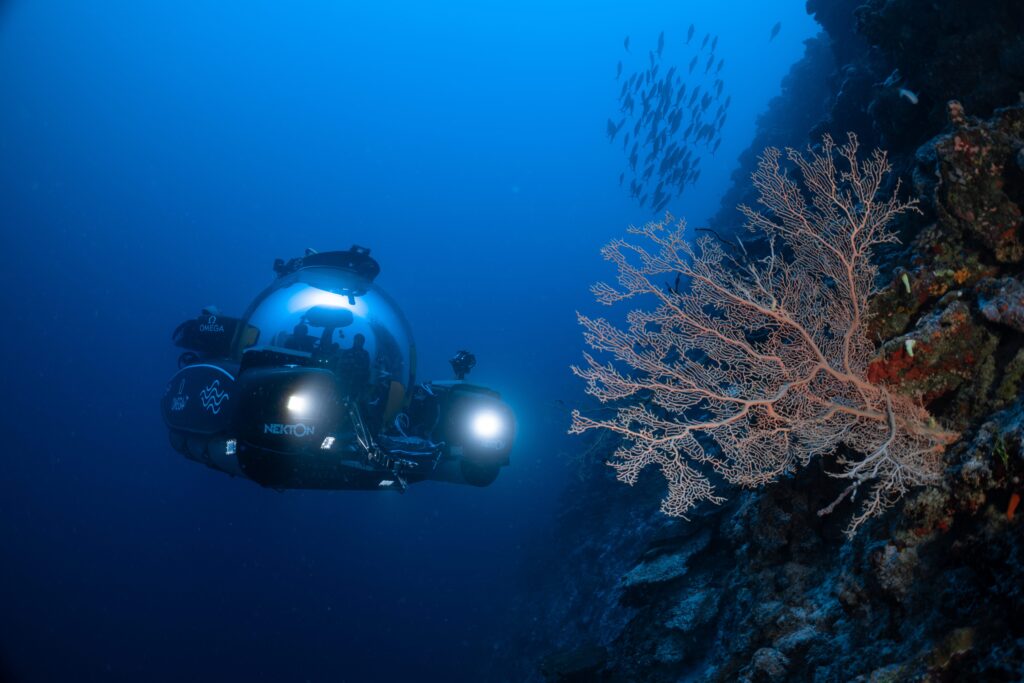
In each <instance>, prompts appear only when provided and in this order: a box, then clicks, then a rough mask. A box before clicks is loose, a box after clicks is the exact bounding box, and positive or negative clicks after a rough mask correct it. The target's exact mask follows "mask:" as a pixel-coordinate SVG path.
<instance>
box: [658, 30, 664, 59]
mask: <svg viewBox="0 0 1024 683" xmlns="http://www.w3.org/2000/svg"><path fill="white" fill-rule="evenodd" d="M664 49H665V32H664V31H662V32H661V33H659V34H658V56H659V57H660V56H661V51H662V50H664Z"/></svg>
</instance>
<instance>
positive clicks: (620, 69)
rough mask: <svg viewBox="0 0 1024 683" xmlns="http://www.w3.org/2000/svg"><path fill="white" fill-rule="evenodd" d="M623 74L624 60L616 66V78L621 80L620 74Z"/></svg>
mask: <svg viewBox="0 0 1024 683" xmlns="http://www.w3.org/2000/svg"><path fill="white" fill-rule="evenodd" d="M621 75H622V62H619V65H618V66H617V67H615V80H619V76H621Z"/></svg>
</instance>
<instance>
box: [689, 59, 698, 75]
mask: <svg viewBox="0 0 1024 683" xmlns="http://www.w3.org/2000/svg"><path fill="white" fill-rule="evenodd" d="M696 66H697V57H696V56H695V57H694V58H693V59H691V60H690V73H693V69H694V67H696Z"/></svg>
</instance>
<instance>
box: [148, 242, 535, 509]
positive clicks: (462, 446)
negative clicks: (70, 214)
mask: <svg viewBox="0 0 1024 683" xmlns="http://www.w3.org/2000/svg"><path fill="white" fill-rule="evenodd" d="M274 271H275V273H276V275H277V277H276V280H275V281H274V283H273V284H271V286H270V287H268V288H267V289H266V290H264V291H263V292H262V293H261V294H260V295H259V296H258V297H256V300H255V301H254V302H253V303H252V305H251V306H250V307H249V310H248V312H247V313H246V314H245V315H244V316H243V317H242V318H232V317H228V316H224V315H221V314H220V313H219V312H218V311H216V310H215V309H212V308H210V309H204V310H203V311H202V314H201V315H199V316H198V317H197V318H194V319H190V320H186V321H185V322H183V323H181V324H180V325H179V326H178V328H177V329H176V330H175V331H174V334H173V337H172V338H173V341H174V343H175V344H176V345H177V346H179V347H181V348H183V349H185V351H184V352H183V353H182V354H181V356H180V357H179V359H178V372H177V373H175V375H174V376H173V377H172V378H171V380H170V382H168V384H167V389H166V391H165V393H164V397H163V400H162V402H161V410H162V412H163V418H164V421H165V422H166V424H167V428H168V430H169V432H170V441H171V445H172V446H173V447H174V448H175V449H176V450H178V451H179V452H181V453H183V454H184V455H185V456H186V457H187V458H189V459H191V460H195V461H197V462H201V463H203V464H205V465H208V466H209V467H212V468H213V469H216V470H220V471H222V472H227V473H228V474H232V475H237V476H243V477H247V478H249V479H252V480H253V481H255V482H257V483H259V484H262V485H263V486H268V487H272V488H275V489H292V488H304V489H391V490H399V491H401V490H404V489H405V488H406V486H408V485H409V484H411V483H415V482H418V481H424V480H435V481H448V482H454V483H459V484H469V485H472V486H487V485H488V484H490V483H491V482H493V481H494V479H495V478H496V477H497V476H498V471H499V470H500V469H501V468H502V467H503V466H505V465H508V463H509V451H510V450H511V449H512V441H513V438H514V436H515V419H514V416H513V414H512V411H511V410H510V409H509V407H508V405H507V404H506V403H505V402H504V401H502V400H501V396H500V395H499V394H498V392H496V391H493V390H491V389H488V388H485V387H482V386H477V385H474V384H470V383H468V382H466V381H465V379H464V378H465V376H466V375H467V374H468V372H469V371H470V370H471V369H472V368H473V365H474V364H475V362H476V359H475V358H474V357H473V355H472V354H471V353H469V352H468V351H460V352H459V353H458V354H456V356H455V357H454V358H452V359H451V361H450V362H451V364H452V369H453V370H454V372H455V376H456V379H455V380H450V381H432V382H423V383H420V384H417V383H416V381H415V365H416V360H415V346H414V345H413V341H412V333H411V331H410V329H409V325H408V323H407V322H406V320H405V317H404V316H403V315H402V312H401V311H400V310H399V309H398V307H397V306H396V305H395V303H394V302H393V301H392V300H391V298H390V297H389V296H388V295H387V294H385V293H384V291H383V290H381V289H380V288H379V287H378V286H377V285H376V284H374V279H375V278H376V277H377V275H378V274H379V273H380V266H379V265H378V264H377V262H376V261H375V260H374V259H373V258H371V257H370V251H369V250H368V249H364V248H362V247H357V246H354V247H352V248H351V249H349V250H348V251H331V252H323V253H317V252H314V251H311V250H309V251H307V252H306V254H305V255H304V256H302V257H300V258H295V259H291V260H289V261H287V262H286V261H283V260H280V259H278V260H277V261H275V263H274Z"/></svg>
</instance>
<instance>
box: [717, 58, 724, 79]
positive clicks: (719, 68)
mask: <svg viewBox="0 0 1024 683" xmlns="http://www.w3.org/2000/svg"><path fill="white" fill-rule="evenodd" d="M723 66H725V57H722V61H720V62H718V68H717V69H715V75H716V76H717V75H718V74H720V73H722V67H723Z"/></svg>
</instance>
